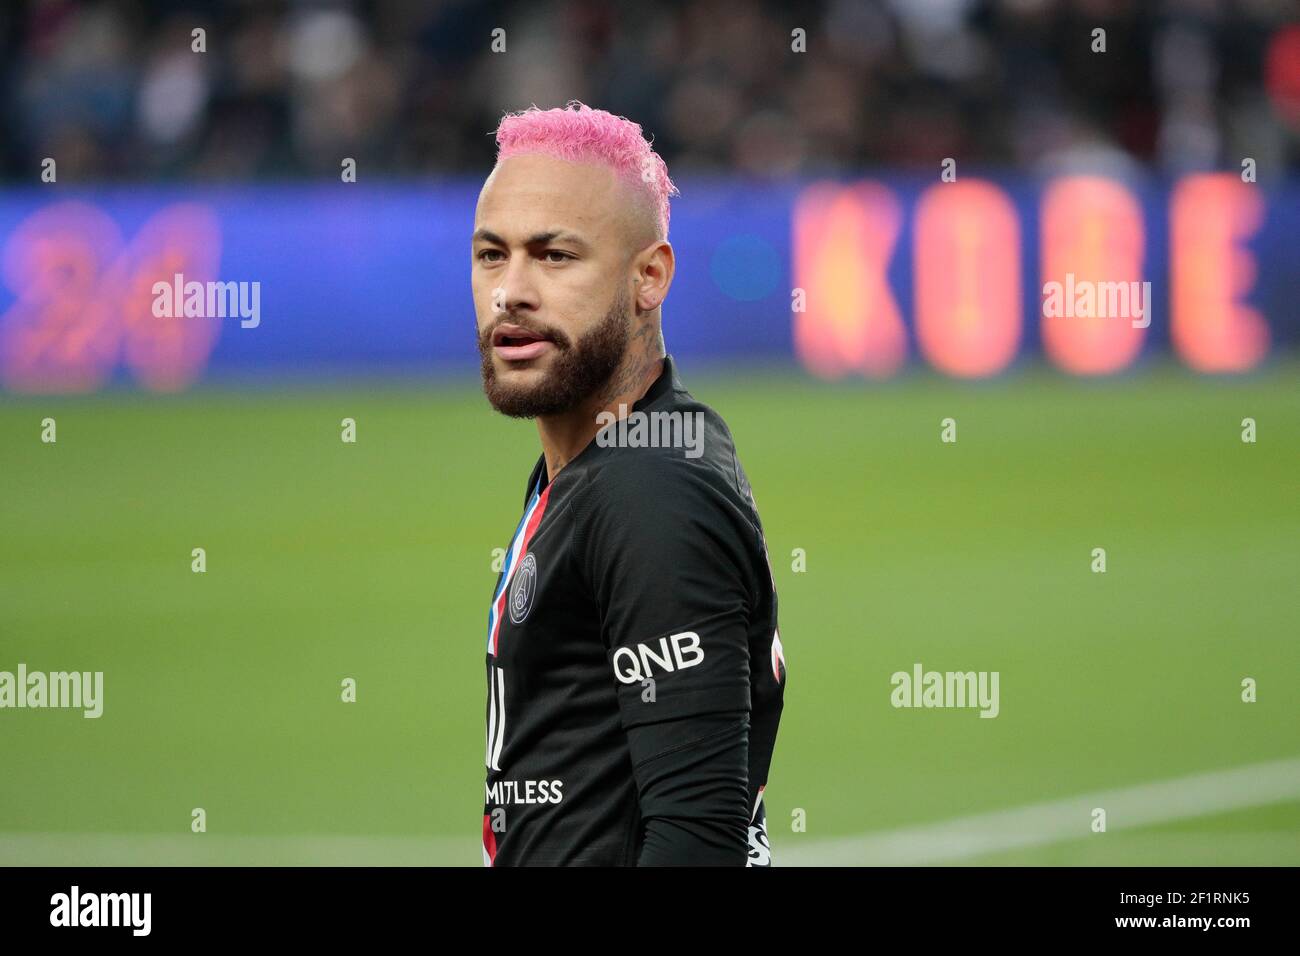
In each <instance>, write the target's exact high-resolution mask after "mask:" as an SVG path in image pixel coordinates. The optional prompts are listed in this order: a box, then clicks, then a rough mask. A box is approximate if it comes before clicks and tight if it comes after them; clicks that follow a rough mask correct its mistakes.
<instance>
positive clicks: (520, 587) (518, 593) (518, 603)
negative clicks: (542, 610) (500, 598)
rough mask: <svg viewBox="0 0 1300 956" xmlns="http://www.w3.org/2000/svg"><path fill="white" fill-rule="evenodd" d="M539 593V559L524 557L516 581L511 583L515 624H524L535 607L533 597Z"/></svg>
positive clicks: (512, 616)
mask: <svg viewBox="0 0 1300 956" xmlns="http://www.w3.org/2000/svg"><path fill="white" fill-rule="evenodd" d="M536 593H537V558H536V557H535V556H534V555H532V554H531V553H530V554H527V555H525V556H524V563H523V564H521V565H519V570H518V571H516V572H515V579H514V580H513V581H512V582H511V583H510V601H509V607H510V620H511V621H513V622H514V623H515V624H522V623H524V618H526V617H527V616H528V612H529V610H530V609H531V608H532V606H533V595H534V594H536Z"/></svg>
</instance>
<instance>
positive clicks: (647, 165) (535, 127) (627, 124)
mask: <svg viewBox="0 0 1300 956" xmlns="http://www.w3.org/2000/svg"><path fill="white" fill-rule="evenodd" d="M496 137H497V162H498V163H499V162H501V160H503V159H508V158H509V157H511V156H516V155H518V154H520V153H543V154H545V155H547V156H554V157H555V158H557V159H563V160H568V161H569V162H573V163H597V164H599V165H602V166H608V167H609V168H611V169H612V170H614V172H615V174H617V175H618V176H620V177H621V178H622V179H623V180H624V182H626V183H627V184H628V185H630V186H632V187H633V188H634V189H635V190H636V191H637V192H638V193H640V194H641V195H642V196H643V197H644V198H645V200H646V202H647V203H648V204H649V206H650V208H651V209H652V210H653V211H654V215H655V220H656V226H657V228H658V238H660V239H667V238H668V217H669V211H668V197H669V196H677V195H680V193H679V192H678V190H677V187H676V186H674V185H673V181H672V180H671V179H669V178H668V166H667V164H665V163H664V161H663V159H662V157H660V155H659V154H658V153H656V152H655V151H654V150H653V149H651V148H650V143H649V142H647V141H646V138H645V136H644V135H643V134H642V132H641V125H640V124H639V123H634V122H632V121H631V120H630V119H626V118H625V117H622V116H615V115H614V114H613V113H607V112H605V111H604V110H593V109H592V108H591V107H590V106H587V105H586V104H585V103H581V102H579V101H578V100H570V101H569V102H568V104H567V105H566V106H565V108H564V109H552V110H541V109H538V108H537V107H536V106H535V105H534V106H531V107H529V108H528V109H526V110H521V111H519V112H517V113H507V114H506V115H505V116H504V117H502V119H501V123H500V125H499V126H497V132H496ZM642 170H649V172H648V173H646V174H643V172H642Z"/></svg>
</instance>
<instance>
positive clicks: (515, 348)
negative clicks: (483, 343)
mask: <svg viewBox="0 0 1300 956" xmlns="http://www.w3.org/2000/svg"><path fill="white" fill-rule="evenodd" d="M554 347H555V343H553V342H552V341H551V340H550V339H548V338H546V337H545V336H544V335H542V334H541V333H539V332H533V331H531V330H529V329H525V328H524V327H522V326H519V325H512V324H511V323H509V322H505V323H502V324H501V325H499V326H497V327H496V329H495V330H494V331H493V332H492V348H493V350H494V351H495V352H496V354H497V355H499V356H501V357H502V358H503V359H505V360H506V361H507V362H523V361H527V360H528V359H534V358H537V357H538V356H539V355H541V354H543V353H544V352H546V350H547V349H551V348H554Z"/></svg>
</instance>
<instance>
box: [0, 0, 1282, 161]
mask: <svg viewBox="0 0 1300 956" xmlns="http://www.w3.org/2000/svg"><path fill="white" fill-rule="evenodd" d="M1294 11H1295V6H1294V4H1293V2H1292V0H823V2H817V3H811V4H807V5H805V6H803V7H802V8H800V10H799V11H798V12H792V11H790V10H787V9H785V8H784V5H782V4H777V3H767V2H757V0H692V2H650V0H632V2H625V3H619V4H609V3H604V2H596V0H551V2H546V0H542V2H537V0H532V2H512V0H505V2H501V3H476V2H472V0H369V2H321V0H317V2H306V0H304V2H259V0H242V2H236V0H227V2H215V3H197V2H193V3H192V2H184V0H156V2H145V0H101V2H93V0H85V2H73V0H32V2H29V3H26V4H19V5H16V6H14V5H10V6H6V8H5V9H4V10H3V12H0V52H2V54H3V55H2V56H0V77H2V78H3V84H4V85H3V90H4V95H3V98H2V99H0V111H3V114H4V129H5V132H6V135H5V136H4V137H3V143H0V174H2V175H3V176H4V177H5V178H6V179H9V180H31V181H34V180H35V179H36V177H37V176H38V175H39V171H40V164H41V160H42V159H43V158H44V157H46V156H53V157H56V158H57V159H58V162H59V172H60V179H61V180H62V181H65V182H66V181H68V180H85V179H132V178H141V179H157V178H159V177H169V176H170V177H178V178H185V179H205V178H208V179H212V178H215V179H230V178H240V179H242V178H249V177H260V176H276V177H282V176H320V175H337V174H338V171H339V168H340V166H339V164H340V162H341V160H342V159H343V158H344V157H352V158H355V159H356V160H357V163H358V167H359V170H360V171H361V173H362V175H364V176H375V175H409V174H419V173H424V172H434V171H437V172H447V171H451V172H454V171H460V170H470V169H472V170H475V171H481V170H482V169H483V168H484V167H485V166H486V165H488V164H489V163H490V162H491V160H492V156H493V143H492V139H491V137H490V135H489V134H490V132H491V130H492V129H493V128H494V127H495V125H496V122H497V120H498V119H499V118H500V116H501V114H502V113H503V112H505V111H506V110H513V109H522V108H524V107H527V106H529V105H531V104H533V103H536V104H537V105H539V106H542V107H548V106H559V105H562V104H563V103H564V102H565V101H567V100H569V99H581V100H584V101H585V102H587V103H589V104H590V105H592V106H597V107H600V108H603V109H607V110H610V111H612V112H615V113H619V114H622V115H626V116H630V117H632V118H634V119H635V120H637V121H638V122H640V123H641V124H642V126H643V127H644V128H645V130H646V132H647V133H648V134H650V135H652V136H653V137H654V141H655V144H656V146H657V147H658V148H659V149H660V150H661V152H662V153H663V154H664V156H665V158H666V159H667V160H668V162H669V163H670V164H672V165H673V166H674V168H677V169H683V170H687V169H704V170H709V169H738V170H740V171H743V172H745V173H747V174H750V175H755V176H783V175H789V174H798V173H804V174H826V173H829V174H834V173H837V172H844V171H850V170H854V169H860V168H863V167H867V166H871V165H874V164H894V165H902V166H912V167H917V168H923V169H934V168H937V164H938V161H939V160H940V159H942V158H943V157H946V156H953V157H957V158H959V159H960V160H961V161H962V162H963V163H965V164H970V165H975V166H979V165H995V164H1000V165H1013V166H1016V167H1019V168H1023V169H1028V170H1034V169H1055V168H1060V167H1063V166H1076V165H1079V164H1089V165H1093V166H1096V165H1097V164H1102V165H1108V166H1112V167H1117V168H1131V167H1134V166H1137V165H1143V166H1147V167H1149V168H1152V169H1155V170H1158V171H1169V172H1181V171H1184V170H1187V169H1199V168H1210V167H1215V166H1219V167H1231V168H1236V167H1237V165H1238V164H1239V162H1240V157H1241V156H1244V155H1249V156H1253V157H1255V158H1256V159H1257V160H1258V161H1259V162H1260V163H1261V164H1264V163H1268V164H1271V165H1273V166H1275V167H1277V166H1283V165H1287V166H1290V167H1292V168H1294V167H1295V166H1296V165H1297V163H1298V161H1300V27H1297V25H1296V23H1295V22H1294V18H1295V14H1294ZM498 28H499V29H501V30H504V31H505V33H504V38H503V40H504V44H505V51H504V52H494V51H493V48H492V47H493V41H494V31H495V30H497V29H498ZM1098 28H1100V29H1103V30H1105V31H1106V52H1105V53H1098V52H1094V50H1093V31H1094V30H1095V29H1098ZM198 29H201V30H203V31H205V43H206V50H205V52H194V50H193V49H192V37H193V31H195V30H198ZM796 29H801V30H803V31H805V35H806V52H802V53H799V52H793V51H792V49H791V46H792V42H793V39H792V31H794V30H796Z"/></svg>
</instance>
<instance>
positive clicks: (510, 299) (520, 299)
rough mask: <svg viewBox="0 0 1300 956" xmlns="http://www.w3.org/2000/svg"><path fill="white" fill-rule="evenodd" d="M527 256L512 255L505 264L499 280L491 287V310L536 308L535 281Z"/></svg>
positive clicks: (512, 310) (526, 310)
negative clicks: (494, 286) (495, 285)
mask: <svg viewBox="0 0 1300 956" xmlns="http://www.w3.org/2000/svg"><path fill="white" fill-rule="evenodd" d="M531 264H532V263H531V260H530V258H529V257H528V256H518V255H517V256H514V257H512V258H511V260H510V262H509V263H508V264H507V265H506V268H505V272H504V274H503V275H502V276H501V282H500V283H499V284H498V285H497V287H496V288H495V289H493V303H492V305H493V311H495V312H507V313H509V312H533V311H536V310H537V307H538V305H540V302H539V300H538V292H537V283H536V282H535V281H534V273H533V270H532V268H531Z"/></svg>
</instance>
